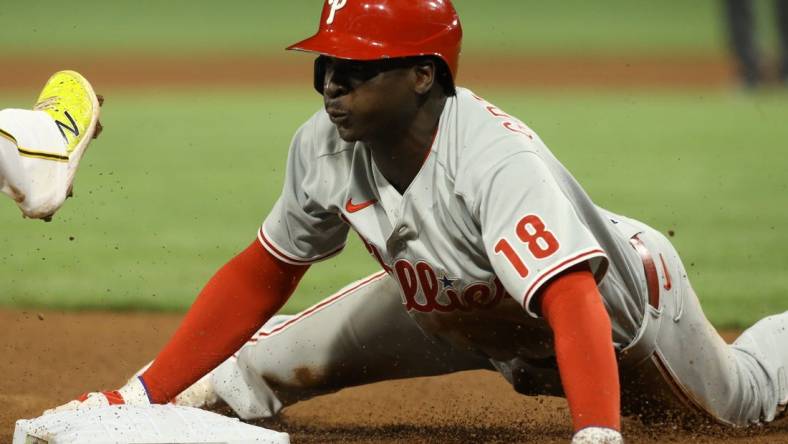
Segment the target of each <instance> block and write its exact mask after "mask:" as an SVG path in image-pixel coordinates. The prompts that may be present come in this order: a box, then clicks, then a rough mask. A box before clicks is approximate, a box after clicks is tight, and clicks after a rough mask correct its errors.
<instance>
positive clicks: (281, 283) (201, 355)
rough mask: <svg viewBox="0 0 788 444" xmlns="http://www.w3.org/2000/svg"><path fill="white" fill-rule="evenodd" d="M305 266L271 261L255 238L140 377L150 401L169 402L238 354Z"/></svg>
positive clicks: (200, 298)
mask: <svg viewBox="0 0 788 444" xmlns="http://www.w3.org/2000/svg"><path fill="white" fill-rule="evenodd" d="M308 268H309V266H300V265H290V264H286V263H284V262H282V261H280V260H278V259H276V258H275V257H273V256H272V255H271V254H270V253H269V252H268V251H267V250H266V249H265V248H264V247H263V246H262V245H261V244H260V242H258V241H257V240H255V241H254V242H253V243H252V244H251V245H250V246H249V247H247V248H246V249H245V250H244V251H242V252H241V253H240V254H238V255H237V256H235V257H234V258H233V259H232V260H230V262H228V263H227V264H226V265H224V266H223V267H222V268H221V269H219V271H218V272H216V274H215V275H214V276H213V277H212V278H211V280H210V281H208V283H207V284H206V285H205V288H203V290H202V292H200V295H199V296H198V297H197V299H196V300H195V302H194V304H192V307H191V308H190V309H189V312H188V313H187V314H186V317H185V318H184V319H183V321H182V322H181V325H180V326H179V327H178V330H176V332H175V334H174V335H173V336H172V338H171V339H170V341H169V342H168V343H167V345H165V346H164V349H163V350H162V351H161V352H160V353H159V355H158V356H157V357H156V360H155V361H154V362H153V364H152V365H151V366H150V368H149V369H148V370H147V371H145V373H143V375H142V377H141V379H142V382H143V384H144V385H145V387H146V389H147V390H148V396H149V397H150V399H151V401H152V402H154V403H166V402H169V401H170V400H171V399H173V398H174V397H175V396H177V395H178V394H180V393H181V392H182V391H183V390H185V389H186V388H188V387H189V386H190V385H192V384H193V383H194V382H196V381H197V380H198V379H200V378H201V377H202V376H203V375H205V374H207V373H208V372H210V371H211V370H213V369H214V368H215V367H217V366H218V365H219V364H221V363H222V362H224V360H226V359H227V358H228V357H230V356H231V355H232V354H233V353H235V352H236V351H238V349H240V348H241V346H243V344H244V343H246V341H247V340H248V339H249V338H250V337H251V336H252V335H253V334H254V333H255V332H256V331H257V330H258V329H259V328H260V327H261V326H262V325H263V324H264V323H265V322H266V321H267V320H268V319H269V318H270V317H271V316H273V315H274V314H275V313H276V312H277V311H278V310H279V309H280V308H281V307H282V305H284V303H285V302H286V301H287V299H288V298H289V297H290V295H291V294H292V293H293V291H294V290H295V288H296V286H297V285H298V282H299V280H300V279H301V277H302V276H303V275H304V273H305V272H306V270H307V269H308Z"/></svg>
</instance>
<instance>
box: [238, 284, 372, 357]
mask: <svg viewBox="0 0 788 444" xmlns="http://www.w3.org/2000/svg"><path fill="white" fill-rule="evenodd" d="M384 276H386V273H385V272H383V271H379V272H377V273H375V274H373V275H372V276H369V277H368V278H366V279H364V280H363V281H361V282H358V283H357V284H355V285H353V286H352V287H350V288H346V289H344V290H342V291H340V292H339V293H335V294H333V295H331V296H329V297H328V298H326V299H324V300H323V301H321V302H320V303H318V304H316V305H313V306H312V307H310V308H308V309H306V310H304V311H302V312H301V313H299V314H298V315H296V316H295V317H293V318H292V319H288V320H287V321H286V322H284V323H282V324H280V325H277V326H276V327H274V328H273V329H272V330H271V331H260V332H259V333H257V334H256V335H255V336H254V337H253V338H252V339H250V340H249V341H248V342H247V344H253V343H255V342H257V341H258V339H259V338H264V337H268V336H273V335H275V334H277V333H279V332H281V331H282V330H284V329H286V328H288V327H290V326H291V325H293V324H295V323H296V322H298V321H300V320H301V319H304V318H308V317H309V316H312V315H313V314H315V313H317V312H319V311H320V310H323V309H324V308H326V307H328V306H329V305H331V304H333V303H334V302H337V301H339V300H340V299H342V298H344V297H345V296H347V295H349V294H351V293H353V292H354V291H356V290H358V289H359V288H361V287H363V286H365V285H367V284H370V283H372V282H375V281H377V280H380V279H382V278H383V277H384Z"/></svg>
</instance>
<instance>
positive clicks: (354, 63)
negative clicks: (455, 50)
mask: <svg viewBox="0 0 788 444" xmlns="http://www.w3.org/2000/svg"><path fill="white" fill-rule="evenodd" d="M418 63H419V61H418V59H417V58H414V57H403V58H392V59H380V60H346V59H336V58H331V57H326V56H322V55H321V56H319V57H318V58H316V59H315V79H314V86H315V90H317V92H319V93H320V94H323V86H324V84H325V81H326V80H325V79H326V73H327V72H328V70H329V69H331V70H332V72H333V79H334V81H337V82H340V83H343V84H345V86H347V87H350V88H355V87H358V86H359V85H361V84H362V83H364V82H366V81H368V80H370V79H372V78H373V77H375V76H377V75H379V74H381V73H383V72H386V71H393V70H395V69H401V68H410V67H411V66H415V65H417V64H418Z"/></svg>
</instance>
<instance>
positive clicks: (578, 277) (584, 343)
mask: <svg viewBox="0 0 788 444" xmlns="http://www.w3.org/2000/svg"><path fill="white" fill-rule="evenodd" d="M541 298H542V299H541V300H542V305H541V306H542V313H543V315H544V317H545V319H546V320H547V322H548V323H549V324H550V327H551V328H552V329H553V334H554V341H555V353H556V358H557V361H558V370H559V373H560V375H561V383H562V385H563V387H564V393H565V394H566V399H567V401H568V402H569V410H570V411H571V413H572V422H573V425H574V429H575V431H578V430H581V429H584V428H586V427H592V426H593V427H606V428H611V429H615V430H619V431H620V430H621V407H620V404H621V390H620V387H619V380H618V364H617V362H616V356H615V352H614V349H613V341H612V328H611V324H610V317H609V316H608V314H607V311H606V310H605V307H604V305H603V303H602V295H601V294H600V293H599V289H598V288H597V286H596V282H595V281H594V276H593V274H592V273H591V271H590V270H589V269H588V266H587V265H586V264H583V265H582V266H580V267H574V268H572V269H570V270H568V271H566V272H564V273H562V274H561V275H559V276H558V277H556V278H555V279H553V280H552V281H551V282H550V283H548V284H547V286H546V288H544V290H543V292H542V295H541Z"/></svg>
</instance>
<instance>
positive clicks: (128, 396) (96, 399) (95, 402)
mask: <svg viewBox="0 0 788 444" xmlns="http://www.w3.org/2000/svg"><path fill="white" fill-rule="evenodd" d="M150 403H151V402H150V400H149V399H148V392H147V391H146V390H145V386H144V385H143V384H142V381H141V380H140V379H139V378H132V379H130V380H129V382H127V383H126V385H124V386H123V387H121V388H120V389H118V390H114V391H110V392H91V393H85V394H83V395H82V396H80V397H79V398H77V399H75V400H73V401H70V402H67V403H65V404H63V405H61V406H60V407H55V408H54V409H49V410H47V411H45V412H44V414H45V415H47V414H50V413H58V412H64V411H68V410H77V409H84V408H90V407H107V406H110V405H118V404H128V405H138V406H142V405H150Z"/></svg>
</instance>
